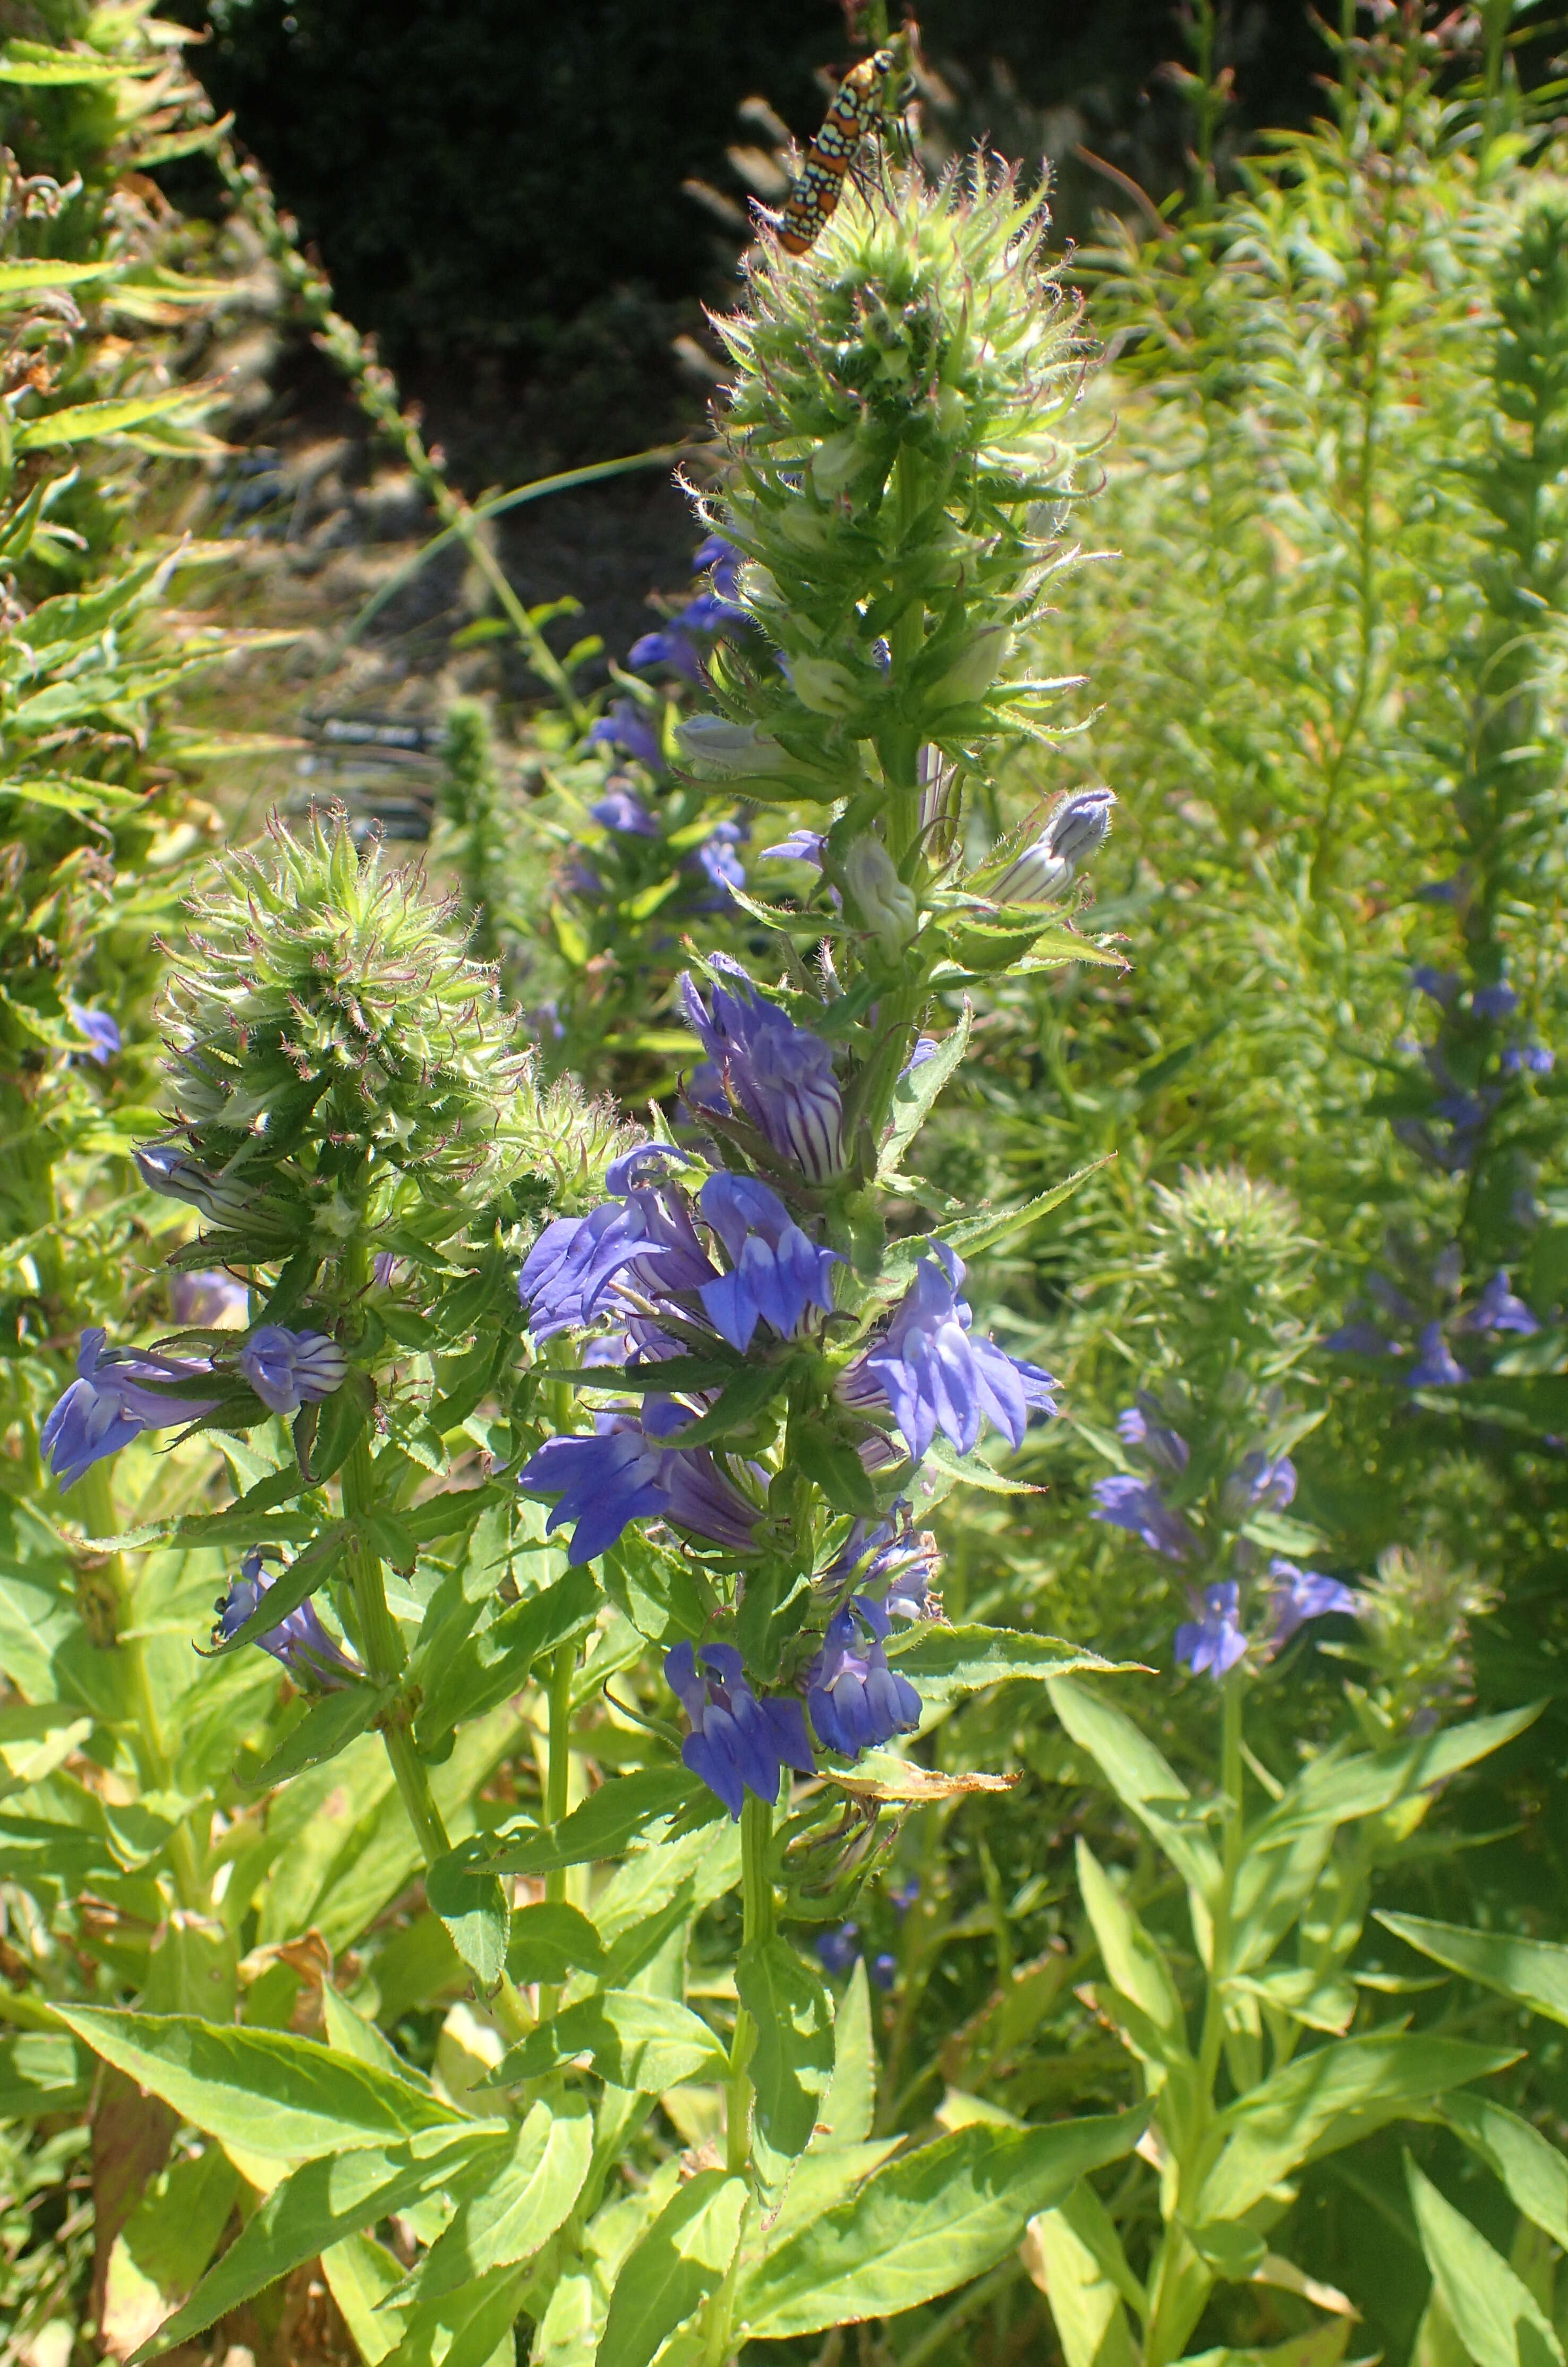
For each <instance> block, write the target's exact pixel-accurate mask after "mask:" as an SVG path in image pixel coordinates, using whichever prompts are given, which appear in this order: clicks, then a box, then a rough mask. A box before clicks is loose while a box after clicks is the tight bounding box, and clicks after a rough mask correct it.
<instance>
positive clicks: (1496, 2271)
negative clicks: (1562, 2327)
mask: <svg viewBox="0 0 1568 2367" xmlns="http://www.w3.org/2000/svg"><path fill="white" fill-rule="evenodd" d="M1404 2174H1405V2177H1406V2179H1407V2180H1408V2181H1409V2186H1410V2203H1411V2208H1412V2209H1413V2210H1414V2212H1415V2214H1416V2227H1417V2228H1418V2230H1419V2231H1420V2236H1421V2249H1422V2250H1423V2251H1424V2252H1425V2254H1426V2255H1427V2267H1428V2268H1429V2269H1430V2270H1431V2271H1432V2282H1433V2283H1434V2284H1435V2285H1436V2287H1437V2289H1438V2297H1439V2299H1440V2300H1441V2302H1442V2305H1443V2307H1444V2309H1445V2310H1446V2311H1447V2313H1448V2316H1449V2318H1450V2322H1451V2324H1452V2326H1453V2328H1454V2331H1455V2333H1456V2334H1457V2335H1458V2336H1459V2339H1460V2340H1461V2342H1462V2343H1463V2345H1464V2347H1465V2350H1467V2351H1468V2352H1469V2354H1470V2356H1471V2358H1472V2360H1473V2361H1475V2367H1563V2361H1562V2344H1561V2342H1560V2341H1559V2340H1558V2339H1557V2334H1556V2330H1555V2328H1554V2327H1553V2326H1552V2324H1551V2319H1550V2318H1549V2317H1548V2316H1547V2315H1546V2313H1545V2311H1544V2310H1543V2309H1542V2308H1541V2306H1540V2303H1539V2302H1538V2301H1537V2300H1536V2297H1535V2295H1534V2294H1533V2293H1531V2292H1530V2290H1529V2286H1528V2285H1525V2284H1522V2283H1521V2282H1520V2281H1519V2279H1518V2278H1517V2276H1516V2275H1515V2274H1514V2271H1513V2270H1512V2269H1511V2268H1510V2267H1509V2266H1508V2263H1507V2261H1506V2260H1505V2259H1504V2258H1503V2257H1502V2254H1501V2253H1500V2252H1495V2251H1494V2250H1493V2248H1492V2247H1491V2245H1490V2244H1489V2243H1488V2242H1487V2240H1486V2238H1485V2237H1484V2236H1483V2235H1482V2234H1481V2232H1480V2230H1479V2229H1478V2228H1475V2227H1472V2225H1471V2224H1470V2221H1469V2220H1468V2219H1467V2218H1466V2217H1465V2215H1464V2214H1463V2212H1462V2211H1456V2210H1455V2209H1454V2207H1453V2204H1452V2203H1450V2202H1448V2201H1446V2200H1445V2198H1444V2197H1443V2196H1442V2195H1441V2194H1439V2193H1438V2190H1437V2188H1436V2187H1435V2186H1434V2185H1433V2184H1432V2181H1431V2180H1430V2179H1429V2178H1426V2177H1423V2175H1422V2173H1421V2171H1420V2170H1419V2169H1416V2164H1415V2163H1414V2162H1413V2161H1412V2160H1411V2159H1410V2158H1409V2157H1408V2155H1407V2156H1406V2157H1405V2163H1404Z"/></svg>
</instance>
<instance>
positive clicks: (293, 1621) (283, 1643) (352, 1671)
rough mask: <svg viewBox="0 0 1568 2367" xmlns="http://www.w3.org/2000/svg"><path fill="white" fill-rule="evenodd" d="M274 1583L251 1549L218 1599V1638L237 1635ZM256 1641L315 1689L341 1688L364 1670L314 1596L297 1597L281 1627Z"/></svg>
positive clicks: (215, 1634) (225, 1640) (216, 1640)
mask: <svg viewBox="0 0 1568 2367" xmlns="http://www.w3.org/2000/svg"><path fill="white" fill-rule="evenodd" d="M275 1583H276V1580H273V1579H270V1578H269V1577H268V1576H267V1574H266V1572H265V1569H263V1568H262V1557H261V1555H260V1554H259V1553H249V1554H247V1555H246V1556H245V1558H244V1560H243V1562H242V1563H241V1564H240V1575H239V1577H238V1578H234V1579H231V1580H230V1581H229V1590H228V1592H227V1593H226V1594H220V1596H219V1598H218V1601H217V1602H216V1603H215V1604H214V1605H213V1608H214V1610H215V1611H216V1612H217V1614H218V1625H216V1627H214V1629H213V1631H212V1640H213V1642H214V1644H226V1643H228V1641H229V1639H230V1638H231V1637H233V1636H237V1635H238V1634H239V1632H240V1630H241V1628H242V1627H243V1625H244V1624H245V1622H246V1620H247V1619H249V1618H250V1616H251V1614H252V1613H253V1612H254V1611H255V1610H256V1608H257V1606H258V1605H259V1604H260V1603H264V1602H265V1599H266V1597H267V1595H268V1594H269V1593H270V1591H272V1588H273V1586H274V1585H275ZM254 1641H255V1642H256V1643H257V1644H259V1645H260V1647H261V1648H262V1650H263V1651H264V1652H270V1653H271V1654H272V1657H273V1659H275V1660H281V1661H282V1663H283V1665H284V1667H285V1668H286V1669H287V1670H288V1673H289V1675H290V1676H292V1677H298V1678H299V1680H300V1682H302V1683H304V1684H307V1685H309V1686H310V1688H311V1689H312V1690H313V1691H314V1692H316V1693H341V1692H342V1690H343V1688H344V1684H345V1683H353V1682H355V1680H356V1679H357V1678H359V1677H361V1676H363V1675H364V1673H365V1672H364V1670H362V1669H361V1668H360V1666H359V1664H358V1662H357V1661H356V1660H351V1659H349V1657H348V1655H347V1653H346V1652H344V1649H343V1648H342V1647H341V1645H338V1644H334V1643H333V1639H332V1637H330V1636H329V1635H328V1633H327V1631H326V1629H325V1628H324V1627H323V1626H322V1625H321V1620H320V1618H319V1616H318V1615H317V1613H316V1608H315V1605H314V1603H310V1601H309V1600H307V1601H306V1602H304V1603H298V1604H297V1605H296V1606H295V1608H294V1609H293V1610H292V1611H290V1612H289V1613H288V1615H287V1616H286V1617H285V1618H284V1619H282V1620H280V1621H279V1623H278V1625H276V1627H269V1628H267V1629H266V1630H265V1632H264V1633H263V1634H262V1635H260V1636H257V1637H255V1638H254Z"/></svg>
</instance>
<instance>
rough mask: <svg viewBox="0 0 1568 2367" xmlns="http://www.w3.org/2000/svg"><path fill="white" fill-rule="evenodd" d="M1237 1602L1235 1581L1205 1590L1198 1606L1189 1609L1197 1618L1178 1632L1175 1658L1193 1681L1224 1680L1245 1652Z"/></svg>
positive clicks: (1181, 1626) (1245, 1641)
mask: <svg viewBox="0 0 1568 2367" xmlns="http://www.w3.org/2000/svg"><path fill="white" fill-rule="evenodd" d="M1240 1599H1241V1590H1240V1588H1239V1586H1238V1585H1237V1584H1236V1581H1235V1579H1234V1578H1226V1579H1222V1580H1219V1582H1218V1583H1217V1584H1216V1585H1213V1586H1206V1587H1205V1588H1204V1589H1203V1595H1202V1601H1201V1603H1194V1604H1193V1606H1192V1607H1193V1609H1194V1610H1195V1611H1196V1612H1198V1614H1199V1615H1198V1617H1197V1618H1196V1619H1184V1620H1183V1621H1182V1623H1181V1625H1180V1626H1179V1628H1178V1629H1177V1631H1176V1657H1177V1659H1179V1660H1181V1661H1184V1662H1185V1663H1186V1665H1187V1667H1188V1668H1190V1670H1191V1671H1192V1673H1193V1675H1194V1676H1195V1677H1201V1676H1204V1675H1208V1676H1212V1677H1214V1678H1216V1679H1217V1678H1220V1677H1223V1676H1226V1675H1228V1674H1229V1672H1230V1670H1232V1669H1234V1668H1235V1665H1236V1662H1237V1661H1238V1660H1239V1659H1241V1658H1242V1656H1243V1654H1244V1653H1245V1652H1246V1650H1247V1638H1246V1637H1245V1636H1244V1635H1243V1634H1242V1632H1241V1621H1240V1617H1239V1615H1238V1614H1239V1605H1240Z"/></svg>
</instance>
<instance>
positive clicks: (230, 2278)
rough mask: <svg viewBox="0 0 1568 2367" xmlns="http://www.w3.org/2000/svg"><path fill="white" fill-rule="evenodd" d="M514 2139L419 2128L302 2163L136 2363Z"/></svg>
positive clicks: (452, 2184) (487, 2159)
mask: <svg viewBox="0 0 1568 2367" xmlns="http://www.w3.org/2000/svg"><path fill="white" fill-rule="evenodd" d="M514 2134H515V2133H514V2131H513V2129H512V2128H511V2127H510V2126H509V2125H508V2124H507V2123H505V2122H504V2121H490V2122H470V2123H469V2124H468V2125H467V2126H465V2127H461V2128H457V2129H452V2128H444V2129H426V2130H424V2131H423V2132H422V2133H421V2134H420V2135H417V2136H413V2137H411V2138H410V2139H409V2141H408V2143H407V2144H406V2145H401V2146H367V2147H365V2148H364V2149H363V2150H361V2151H358V2152H352V2153H343V2154H339V2155H336V2156H333V2155H330V2154H329V2155H324V2156H322V2157H321V2158H319V2159H317V2160H314V2161H308V2162H306V2163H305V2164H304V2165H303V2166H302V2167H301V2168H300V2169H297V2170H295V2171H294V2172H293V2174H292V2176H291V2177H288V2178H286V2179H284V2180H282V2181H281V2183H280V2184H279V2185H277V2186H275V2187H274V2188H273V2190H272V2192H271V2193H270V2194H268V2195H265V2196H264V2197H263V2199H262V2201H261V2202H260V2203H258V2204H257V2206H256V2209H255V2211H254V2213H253V2214H252V2215H251V2217H250V2218H249V2219H248V2220H247V2221H246V2222H245V2225H244V2226H243V2228H242V2230H241V2232H240V2234H239V2236H238V2237H237V2238H236V2239H235V2241H234V2243H233V2244H231V2246H230V2248H229V2249H228V2251H226V2252H224V2253H223V2254H222V2255H221V2256H220V2258H219V2259H217V2260H216V2261H214V2263H213V2265H212V2267H211V2268H210V2269H209V2271H208V2272H207V2274H206V2276H205V2277H203V2279H202V2281H201V2282H200V2284H198V2285H197V2289H196V2291H195V2293H192V2295H191V2297H190V2299H189V2301H187V2302H186V2305H185V2306H184V2308H183V2309H178V2310H176V2311H175V2315H174V2316H173V2317H171V2318H168V2319H166V2320H165V2321H164V2325H163V2326H162V2327H160V2328H159V2329H158V2332H157V2334H156V2335H155V2336H154V2337H153V2338H152V2341H151V2342H148V2343H146V2344H144V2345H143V2347H142V2349H141V2350H139V2351H138V2352H137V2354H136V2356H137V2360H138V2361H139V2362H140V2361H143V2360H148V2359H155V2358H157V2356H158V2355H159V2353H160V2352H161V2351H164V2350H172V2349H173V2348H174V2346H175V2344H176V2343H179V2342H186V2341H188V2340H189V2339H190V2338H191V2337H192V2336H193V2335H197V2334H200V2333H201V2332H203V2331H204V2329H205V2328H206V2327H209V2326H212V2325H214V2324H215V2323H216V2322H217V2320H218V2319H219V2318H220V2317H222V2316H224V2315H225V2314H226V2313H227V2312H228V2311H230V2310H231V2309H237V2308H238V2307H239V2306H240V2305H241V2303H242V2302H245V2301H249V2300H250V2298H251V2297H252V2295H253V2294H254V2293H261V2292H263V2291H264V2290H265V2287H266V2286H268V2285H270V2284H276V2282H277V2280H278V2279H279V2278H280V2277H285V2276H287V2275H288V2272H289V2271H290V2270H291V2269H297V2268H298V2267H299V2264H300V2262H301V2261H302V2260H310V2259H314V2258H315V2257H316V2255H317V2253H318V2252H322V2251H325V2250H326V2249H327V2248H329V2246H331V2245H332V2244H333V2243H336V2242H338V2241H340V2240H342V2239H343V2238H344V2237H348V2236H351V2235H354V2234H355V2233H357V2232H358V2230H359V2229H361V2228H364V2227H368V2226H372V2225H375V2224H376V2223H377V2221H378V2220H381V2219H385V2218H387V2217H389V2215H390V2214H391V2213H393V2212H394V2211H406V2210H407V2209H408V2208H409V2207H410V2205H411V2204H412V2203H418V2202H420V2201H422V2200H423V2198H424V2197H425V2196H427V2195H433V2194H439V2193H443V2192H450V2191H458V2192H461V2191H462V2190H463V2188H464V2186H465V2185H466V2184H467V2182H468V2180H470V2179H475V2178H479V2177H480V2176H481V2175H482V2176H484V2177H487V2178H488V2177H489V2176H491V2175H492V2174H493V2173H494V2171H495V2170H496V2169H499V2167H500V2165H501V2164H502V2162H503V2161H504V2160H505V2158H506V2154H507V2150H508V2147H509V2146H511V2144H512V2142H513V2136H514Z"/></svg>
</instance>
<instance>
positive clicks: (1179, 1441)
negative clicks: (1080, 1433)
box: [1116, 1389, 1190, 1479]
mask: <svg viewBox="0 0 1568 2367" xmlns="http://www.w3.org/2000/svg"><path fill="white" fill-rule="evenodd" d="M1163 1411H1164V1408H1163V1407H1162V1406H1161V1405H1160V1404H1159V1402H1158V1400H1157V1399H1155V1398H1152V1397H1150V1396H1149V1394H1148V1392H1147V1390H1145V1389H1140V1390H1139V1391H1138V1394H1137V1396H1136V1397H1135V1398H1134V1401H1133V1403H1132V1404H1131V1405H1130V1406H1124V1407H1123V1408H1122V1411H1121V1412H1120V1413H1119V1414H1118V1415H1117V1417H1116V1435H1117V1437H1118V1438H1119V1439H1120V1440H1121V1441H1122V1445H1123V1446H1130V1447H1131V1448H1132V1449H1133V1452H1134V1454H1135V1455H1139V1456H1140V1457H1141V1458H1142V1459H1143V1461H1144V1462H1145V1463H1149V1464H1152V1465H1153V1466H1154V1467H1155V1469H1156V1471H1158V1472H1161V1473H1163V1475H1164V1476H1165V1478H1168V1479H1179V1478H1180V1477H1181V1475H1182V1473H1183V1472H1184V1471H1185V1470H1186V1468H1187V1457H1188V1454H1189V1452H1190V1449H1189V1447H1188V1444H1187V1441H1186V1440H1185V1439H1184V1438H1183V1437H1182V1435H1181V1433H1180V1432H1179V1430H1172V1429H1171V1428H1170V1426H1169V1424H1168V1422H1165V1421H1161V1420H1160V1416H1161V1414H1162V1413H1163Z"/></svg>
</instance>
